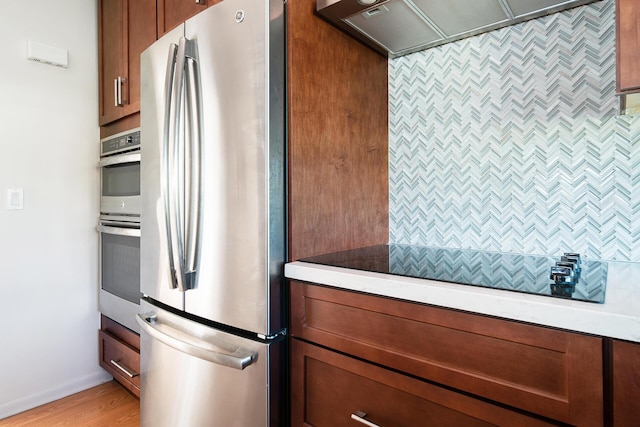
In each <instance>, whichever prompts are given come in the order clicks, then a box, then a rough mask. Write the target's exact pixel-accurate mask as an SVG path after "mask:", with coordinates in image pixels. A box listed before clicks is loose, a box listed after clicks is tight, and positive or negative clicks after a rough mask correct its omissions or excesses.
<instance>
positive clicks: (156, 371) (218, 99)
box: [136, 0, 286, 427]
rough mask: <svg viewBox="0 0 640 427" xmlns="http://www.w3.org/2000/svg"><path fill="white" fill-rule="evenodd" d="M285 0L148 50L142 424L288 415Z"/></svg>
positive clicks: (238, 8)
mask: <svg viewBox="0 0 640 427" xmlns="http://www.w3.org/2000/svg"><path fill="white" fill-rule="evenodd" d="M284 25H285V22H284V2H283V0H268V1H255V0H224V1H222V2H221V3H218V4H216V5H214V6H211V7H210V8H208V9H206V10H205V11H203V12H201V13H200V14H198V15H196V16H195V17H193V18H191V19H189V20H187V21H186V22H185V23H184V24H183V25H181V26H180V27H178V28H176V29H174V30H172V31H170V32H169V33H167V34H166V35H164V36H163V37H162V38H161V39H159V40H158V41H157V42H156V43H154V44H153V45H152V46H151V47H149V48H148V49H147V50H145V51H144V52H143V53H142V55H141V197H142V215H141V242H140V258H141V259H140V262H141V285H140V286H141V292H142V294H143V298H142V301H141V313H140V314H139V315H138V316H137V319H136V320H137V322H138V324H139V325H140V327H141V350H140V353H141V423H142V425H144V426H225V427H229V426H242V427H249V426H279V425H283V424H284V423H285V422H286V421H285V420H286V417H285V415H284V414H285V413H286V410H285V407H286V405H285V402H286V399H285V398H284V390H285V384H286V377H285V367H286V364H285V356H286V349H285V347H284V346H285V345H286V339H285V338H286V329H285V326H286V325H285V322H286V316H285V312H284V311H285V307H286V304H285V291H284V282H283V264H284V260H285V248H286V241H285V229H286V227H285V211H286V210H285V45H284Z"/></svg>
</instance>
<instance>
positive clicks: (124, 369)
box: [111, 359, 139, 378]
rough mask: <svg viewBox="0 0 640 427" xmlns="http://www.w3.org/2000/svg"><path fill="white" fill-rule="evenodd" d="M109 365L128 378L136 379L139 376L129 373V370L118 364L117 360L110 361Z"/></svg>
mask: <svg viewBox="0 0 640 427" xmlns="http://www.w3.org/2000/svg"><path fill="white" fill-rule="evenodd" d="M111 364H112V365H113V366H115V367H116V368H118V369H120V370H121V371H122V372H124V373H125V374H126V375H127V376H128V377H129V378H133V377H137V376H138V375H139V374H138V373H136V372H134V373H131V371H130V370H129V369H127V368H126V367H125V366H123V365H121V364H120V361H119V360H113V359H111Z"/></svg>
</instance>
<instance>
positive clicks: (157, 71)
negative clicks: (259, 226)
mask: <svg viewBox="0 0 640 427" xmlns="http://www.w3.org/2000/svg"><path fill="white" fill-rule="evenodd" d="M183 35H184V25H182V26H180V27H177V28H175V29H174V30H172V31H170V32H169V33H167V34H165V35H164V36H163V37H162V38H161V39H159V40H158V41H156V42H155V43H154V44H153V45H151V46H150V47H149V48H148V49H146V50H145V51H144V52H143V53H142V55H141V56H140V75H141V87H140V98H141V99H140V102H141V113H140V139H141V144H140V154H141V162H140V188H141V189H142V191H141V195H140V196H141V200H142V211H141V224H140V235H141V239H140V292H141V293H143V294H145V295H149V296H150V297H152V298H154V299H155V300H158V301H161V302H163V303H164V304H167V305H169V306H171V307H174V308H177V309H179V310H183V309H184V293H182V292H179V291H178V290H176V289H175V288H174V286H173V283H172V277H171V270H172V269H171V262H170V256H169V246H168V240H167V228H168V227H167V221H166V215H165V198H164V195H163V193H164V190H163V184H164V183H165V180H164V169H165V164H164V163H163V162H164V161H165V159H164V158H163V155H164V148H165V144H166V141H165V136H166V129H165V122H166V120H165V116H166V114H167V109H166V105H167V101H168V100H170V93H171V89H172V88H171V86H168V85H167V83H168V80H171V79H170V77H171V75H169V76H167V74H168V71H171V72H172V71H173V70H172V69H169V68H168V67H167V65H168V63H171V61H170V59H172V58H173V53H174V50H175V47H177V43H178V42H179V39H180V37H182V36H183Z"/></svg>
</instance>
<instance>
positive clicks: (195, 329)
mask: <svg viewBox="0 0 640 427" xmlns="http://www.w3.org/2000/svg"><path fill="white" fill-rule="evenodd" d="M141 307H142V310H143V312H142V314H141V315H139V316H138V318H137V321H138V323H139V324H140V326H141V334H140V338H141V350H140V353H141V366H140V371H141V377H142V378H141V382H142V386H141V396H140V405H141V406H140V407H141V425H142V426H154V427H158V426H172V427H173V426H178V425H184V426H194V427H195V426H208V427H211V426H224V427H232V426H238V427H245V426H276V425H278V424H279V422H280V416H281V412H282V411H281V410H280V409H279V407H280V405H281V404H282V402H283V399H282V398H281V396H280V394H281V391H282V387H281V383H282V382H281V381H280V379H279V375H278V371H279V367H280V363H281V360H282V359H281V357H280V354H284V353H283V351H284V350H283V346H284V345H285V341H284V340H281V341H279V342H276V343H270V344H265V343H262V342H257V341H253V340H249V339H245V338H242V337H238V336H236V335H231V334H228V333H225V332H222V331H219V330H217V329H214V328H211V327H208V326H204V325H202V324H200V323H196V322H193V321H191V320H187V319H184V318H182V317H180V316H177V315H175V314H173V313H170V312H168V311H165V310H162V309H159V308H157V307H155V306H153V305H151V304H149V303H147V302H146V301H142V304H141Z"/></svg>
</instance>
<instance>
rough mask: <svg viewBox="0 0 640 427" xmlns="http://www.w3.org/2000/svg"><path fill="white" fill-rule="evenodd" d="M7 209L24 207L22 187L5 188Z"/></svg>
mask: <svg viewBox="0 0 640 427" xmlns="http://www.w3.org/2000/svg"><path fill="white" fill-rule="evenodd" d="M7 209H8V210H20V209H24V191H23V190H22V188H10V189H8V190H7Z"/></svg>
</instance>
